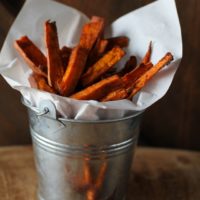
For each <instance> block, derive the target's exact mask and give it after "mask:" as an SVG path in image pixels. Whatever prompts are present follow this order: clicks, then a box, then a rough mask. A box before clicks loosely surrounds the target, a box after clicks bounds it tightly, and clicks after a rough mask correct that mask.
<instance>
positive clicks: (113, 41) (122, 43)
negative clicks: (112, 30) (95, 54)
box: [107, 36, 129, 51]
mask: <svg viewBox="0 0 200 200" xmlns="http://www.w3.org/2000/svg"><path fill="white" fill-rule="evenodd" d="M107 40H108V45H107V50H108V51H109V50H110V49H112V48H113V47H115V46H119V47H121V48H124V47H127V46H128V44H129V39H128V38H127V37H126V36H119V37H113V38H108V39H107Z"/></svg>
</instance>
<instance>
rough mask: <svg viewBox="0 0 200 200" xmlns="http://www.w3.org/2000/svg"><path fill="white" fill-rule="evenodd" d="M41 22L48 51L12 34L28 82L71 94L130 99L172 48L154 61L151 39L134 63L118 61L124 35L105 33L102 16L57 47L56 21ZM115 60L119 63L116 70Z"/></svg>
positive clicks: (91, 195)
mask: <svg viewBox="0 0 200 200" xmlns="http://www.w3.org/2000/svg"><path fill="white" fill-rule="evenodd" d="M44 27H45V38H44V39H45V44H46V50H47V55H44V54H43V53H42V51H41V50H40V49H39V48H38V47H37V46H36V45H35V44H34V43H33V42H32V41H31V40H30V39H29V38H28V37H27V36H23V37H21V38H20V39H18V40H16V41H15V43H14V46H15V48H16V50H17V51H18V52H19V54H20V55H21V57H22V58H23V59H24V60H25V61H26V63H27V64H28V66H29V67H30V68H31V69H32V71H33V74H32V75H31V76H30V77H29V81H30V85H31V87H34V88H37V89H40V90H43V91H46V92H50V93H55V94H58V95H62V96H66V97H70V98H73V99H77V100H97V101H101V102H107V101H116V100H121V99H131V98H132V97H133V96H134V95H135V94H136V93H137V92H138V91H140V90H141V89H142V88H143V87H144V86H145V85H146V84H147V82H148V81H149V80H150V79H151V78H152V77H153V76H154V75H155V74H156V73H158V72H159V71H160V70H161V69H162V68H163V67H164V66H165V65H167V64H168V63H170V62H171V61H172V60H173V56H172V54H171V53H167V54H166V55H165V56H164V57H163V58H162V59H161V60H160V61H159V62H158V63H157V64H156V65H154V64H153V63H152V62H151V56H152V42H150V43H149V46H148V49H147V52H146V54H145V55H144V57H143V58H142V60H141V62H140V63H139V64H137V59H136V56H134V55H132V56H131V57H129V58H128V60H127V62H126V63H125V65H123V62H124V60H123V59H122V58H123V57H124V55H125V54H126V52H125V50H124V48H126V47H127V46H128V44H129V38H128V37H126V36H118V37H112V38H107V39H105V37H104V29H105V20H104V19H103V18H101V17H97V16H93V17H92V18H91V20H90V22H88V23H86V24H85V25H84V26H83V27H82V30H81V34H80V39H79V41H78V43H77V45H76V46H75V47H74V46H73V47H68V46H66V45H65V44H64V45H65V46H63V48H62V49H60V47H59V39H58V33H57V27H56V23H55V22H50V21H46V22H45V24H44ZM62 45H63V44H62ZM131 51H132V48H131ZM131 51H130V52H131ZM130 52H128V53H130ZM137 56H138V57H140V55H137ZM116 64H117V65H121V66H120V67H119V68H120V69H122V70H121V71H119V70H118V66H117V65H116ZM84 170H85V171H84V177H83V181H84V182H88V184H89V182H92V181H91V180H90V179H91V177H89V175H90V172H89V171H90V170H89V166H87V162H86V163H85V168H84ZM97 182H98V181H97ZM87 195H88V196H87V198H88V199H95V198H96V190H93V188H90V190H88V194H87Z"/></svg>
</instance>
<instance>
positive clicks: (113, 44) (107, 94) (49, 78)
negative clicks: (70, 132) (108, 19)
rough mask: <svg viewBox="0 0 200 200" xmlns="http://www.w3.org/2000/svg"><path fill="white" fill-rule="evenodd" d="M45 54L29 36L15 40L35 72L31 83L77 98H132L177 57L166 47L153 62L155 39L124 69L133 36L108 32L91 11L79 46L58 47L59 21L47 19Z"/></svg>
mask: <svg viewBox="0 0 200 200" xmlns="http://www.w3.org/2000/svg"><path fill="white" fill-rule="evenodd" d="M44 27H45V43H46V52H47V53H46V55H44V54H43V53H42V52H41V51H40V49H39V48H38V47H37V46H36V45H35V44H34V43H33V42H32V41H31V40H30V39H29V38H28V37H27V36H23V37H21V38H20V39H19V40H16V41H15V43H14V46H15V48H16V49H17V50H18V52H19V53H20V54H21V56H22V57H23V58H24V60H25V61H26V62H27V64H28V66H29V67H30V68H31V69H32V71H33V73H32V74H31V75H30V78H29V81H30V84H31V86H32V87H34V88H38V89H40V90H43V91H46V92H50V93H55V94H59V95H62V96H66V97H70V98H74V99H78V100H97V101H101V102H106V101H114V100H120V99H131V98H132V97H133V96H134V95H135V94H136V93H137V92H138V91H139V90H141V89H142V88H143V87H144V85H145V84H146V83H147V82H148V80H149V79H151V78H152V77H153V76H154V75H155V74H156V73H157V72H158V71H159V70H160V69H162V68H163V67H164V66H165V65H167V64H169V63H170V62H171V61H172V60H173V56H172V54H171V53H167V54H166V55H165V56H164V57H163V58H162V59H161V60H160V61H159V62H158V63H157V64H155V65H153V64H152V62H151V53H152V45H151V43H150V45H149V48H148V50H147V53H146V55H145V56H144V58H143V59H142V61H141V63H139V64H137V60H136V57H135V56H134V55H133V56H131V57H130V59H129V60H128V61H127V63H126V65H125V66H124V68H123V69H122V70H121V71H120V72H114V69H115V65H116V64H117V63H118V62H119V61H120V60H121V59H122V58H123V56H124V55H125V51H124V48H125V47H127V46H128V44H129V39H128V38H127V37H125V36H119V37H114V38H108V39H105V38H104V28H105V21H104V19H103V18H100V17H96V16H94V17H92V18H91V21H90V22H89V23H87V24H85V25H84V26H83V28H82V32H81V35H80V40H79V43H78V44H77V46H75V47H67V46H64V47H62V48H60V46H59V42H58V33H57V27H56V23H55V22H50V21H47V22H45V25H44Z"/></svg>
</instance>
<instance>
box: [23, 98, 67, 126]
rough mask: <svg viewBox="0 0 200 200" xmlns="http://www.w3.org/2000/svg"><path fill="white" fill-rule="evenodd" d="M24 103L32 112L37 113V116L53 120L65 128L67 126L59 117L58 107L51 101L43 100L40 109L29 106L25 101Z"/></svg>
mask: <svg viewBox="0 0 200 200" xmlns="http://www.w3.org/2000/svg"><path fill="white" fill-rule="evenodd" d="M23 103H24V104H25V105H26V106H27V107H28V108H29V109H31V110H32V111H34V112H35V114H36V115H37V116H41V117H42V116H45V117H47V118H50V119H53V120H56V121H58V122H59V123H61V124H62V125H63V126H66V124H65V123H63V122H62V121H61V120H59V118H58V117H57V112H56V107H55V105H54V103H53V102H52V101H50V100H42V101H40V102H39V106H38V107H33V106H30V105H27V102H25V101H23Z"/></svg>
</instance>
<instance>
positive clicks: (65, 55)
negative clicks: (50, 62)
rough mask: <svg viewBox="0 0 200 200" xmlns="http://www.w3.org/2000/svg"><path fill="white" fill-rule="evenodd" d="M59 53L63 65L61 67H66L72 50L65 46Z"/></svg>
mask: <svg viewBox="0 0 200 200" xmlns="http://www.w3.org/2000/svg"><path fill="white" fill-rule="evenodd" d="M60 53H61V57H62V63H63V66H64V68H66V67H67V65H68V62H69V57H70V55H71V53H72V48H69V47H67V46H64V47H63V48H62V49H61V50H60Z"/></svg>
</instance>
